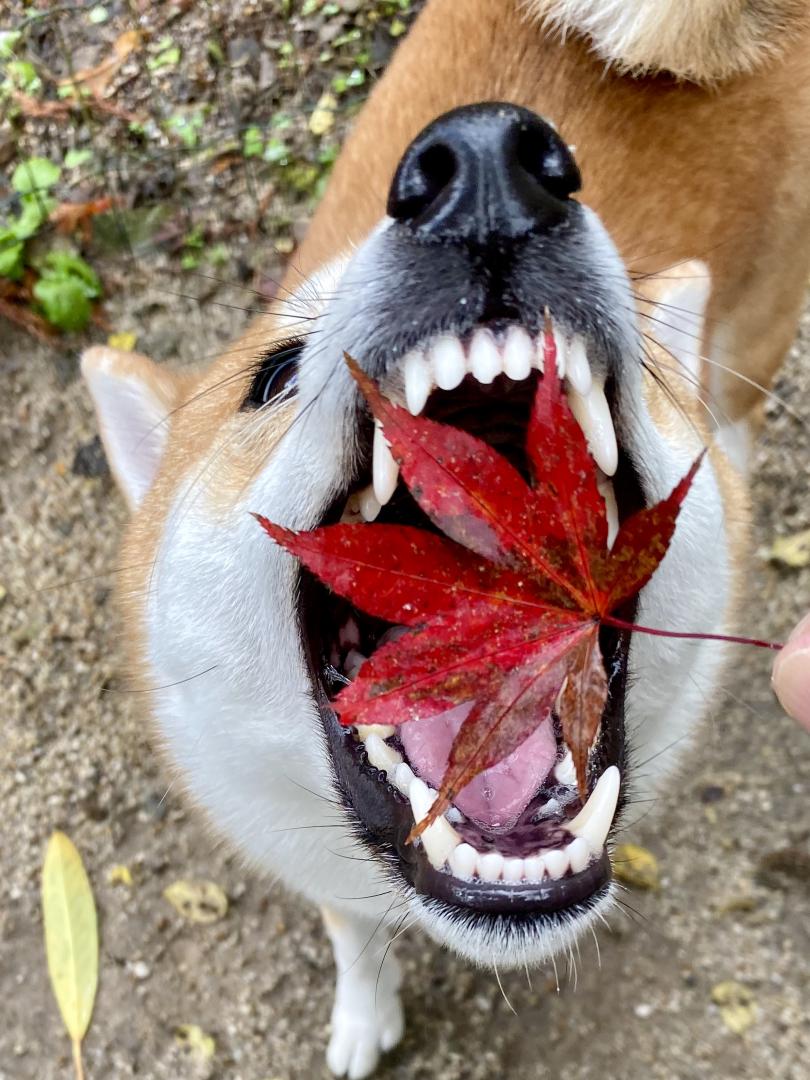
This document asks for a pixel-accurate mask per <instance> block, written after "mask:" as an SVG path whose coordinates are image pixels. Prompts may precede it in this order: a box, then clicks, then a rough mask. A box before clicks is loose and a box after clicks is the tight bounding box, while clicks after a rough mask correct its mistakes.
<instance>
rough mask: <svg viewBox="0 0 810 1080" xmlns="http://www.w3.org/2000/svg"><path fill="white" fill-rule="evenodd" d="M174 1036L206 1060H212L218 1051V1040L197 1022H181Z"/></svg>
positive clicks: (185, 1047)
mask: <svg viewBox="0 0 810 1080" xmlns="http://www.w3.org/2000/svg"><path fill="white" fill-rule="evenodd" d="M174 1037H175V1039H176V1040H177V1042H178V1043H180V1045H181V1046H182V1047H183V1048H184V1049H185V1050H188V1051H190V1052H191V1053H193V1054H196V1055H197V1056H198V1057H201V1058H203V1059H204V1060H205V1061H210V1060H211V1058H212V1057H213V1056H214V1054H215V1053H216V1049H217V1042H216V1039H215V1038H214V1036H213V1035H209V1034H208V1033H207V1032H205V1031H203V1029H202V1028H201V1027H198V1025H197V1024H181V1025H180V1027H178V1028H177V1029H176V1030H175V1033H174Z"/></svg>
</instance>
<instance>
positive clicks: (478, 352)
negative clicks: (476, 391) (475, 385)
mask: <svg viewBox="0 0 810 1080" xmlns="http://www.w3.org/2000/svg"><path fill="white" fill-rule="evenodd" d="M502 370H503V361H502V358H501V352H500V349H499V348H498V346H497V345H496V343H495V338H494V337H493V336H492V334H491V333H490V332H489V330H476V332H475V334H473V339H472V341H471V342H470V371H471V373H472V374H473V376H474V377H475V378H476V379H477V380H478V382H480V383H484V385H489V383H491V382H492V381H493V380H494V379H496V378H497V377H498V376H499V375H500V374H501V372H502Z"/></svg>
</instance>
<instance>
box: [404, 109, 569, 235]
mask: <svg viewBox="0 0 810 1080" xmlns="http://www.w3.org/2000/svg"><path fill="white" fill-rule="evenodd" d="M580 183H581V180H580V175H579V169H578V168H577V165H576V162H575V161H574V158H573V156H572V154H571V151H570V150H569V149H568V147H567V146H566V144H565V143H564V142H563V141H562V139H561V138H560V137H559V135H558V134H557V132H556V131H555V130H554V128H553V127H552V126H551V125H550V124H547V123H546V122H545V121H544V120H541V119H540V117H539V116H537V115H536V114H535V113H533V112H530V111H529V110H528V109H523V108H520V107H519V106H517V105H508V104H503V103H500V102H487V103H485V104H481V105H465V106H464V107H462V108H460V109H454V110H453V111H452V112H448V113H445V114H444V115H443V116H440V117H439V118H438V119H437V120H434V121H433V123H432V124H429V125H428V127H426V128H425V129H424V130H423V131H422V132H421V133H420V134H419V135H417V137H416V138H415V139H414V141H413V142H412V143H411V145H410V146H409V147H408V149H407V150H406V151H405V154H404V156H403V158H402V160H401V161H400V163H399V167H398V168H397V171H396V175H395V176H394V181H393V184H392V185H391V191H390V193H389V196H388V213H389V214H390V216H391V217H393V218H395V219H396V220H397V221H400V222H403V223H404V224H406V225H407V226H408V227H409V228H410V229H411V230H413V231H414V232H415V233H417V234H418V235H421V236H423V237H424V238H425V239H434V240H443V241H450V242H452V241H456V242H461V243H465V242H466V243H479V244H486V243H488V242H491V241H493V240H494V241H497V240H498V239H501V238H503V239H511V240H515V239H518V238H519V237H521V236H526V235H528V234H529V233H538V232H542V231H544V230H545V229H548V228H550V227H551V226H553V225H555V224H557V223H558V222H560V221H562V220H563V219H564V218H565V217H566V215H567V214H568V210H569V206H570V204H569V201H568V200H569V196H570V195H572V194H573V192H575V191H577V190H578V188H579V187H580Z"/></svg>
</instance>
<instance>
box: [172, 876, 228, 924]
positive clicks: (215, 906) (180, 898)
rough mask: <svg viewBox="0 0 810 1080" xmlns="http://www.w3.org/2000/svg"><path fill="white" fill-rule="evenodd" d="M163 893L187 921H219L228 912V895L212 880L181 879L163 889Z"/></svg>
mask: <svg viewBox="0 0 810 1080" xmlns="http://www.w3.org/2000/svg"><path fill="white" fill-rule="evenodd" d="M163 895H164V897H165V898H166V899H167V900H168V901H169V903H170V904H171V905H172V907H173V908H175V910H176V911H178V912H179V913H180V914H181V915H182V916H183V918H184V919H188V921H189V922H193V923H214V922H219V920H220V919H224V918H225V916H226V915H227V914H228V897H227V896H226V895H225V893H224V892H223V890H222V889H221V888H220V887H219V885H216V884H215V883H214V882H213V881H185V880H182V879H181V880H180V881H175V882H174V883H173V884H172V885H169V886H168V888H166V889H164V890H163Z"/></svg>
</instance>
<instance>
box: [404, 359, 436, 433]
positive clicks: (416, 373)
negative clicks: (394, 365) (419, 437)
mask: <svg viewBox="0 0 810 1080" xmlns="http://www.w3.org/2000/svg"><path fill="white" fill-rule="evenodd" d="M402 376H403V379H404V381H405V403H406V404H407V406H408V411H409V412H410V413H411V414H412V415H413V416H418V415H419V413H420V412H421V411H422V409H424V407H425V403H426V402H427V399H428V398H429V397H430V391H431V390H432V389H433V372H432V371H431V368H430V364H429V363H428V359H427V357H426V356H425V354H424V352H423V351H422V350H421V349H412V350H411V351H410V352H409V353H408V355H407V356H406V357H405V359H404V360H403V361H402Z"/></svg>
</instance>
